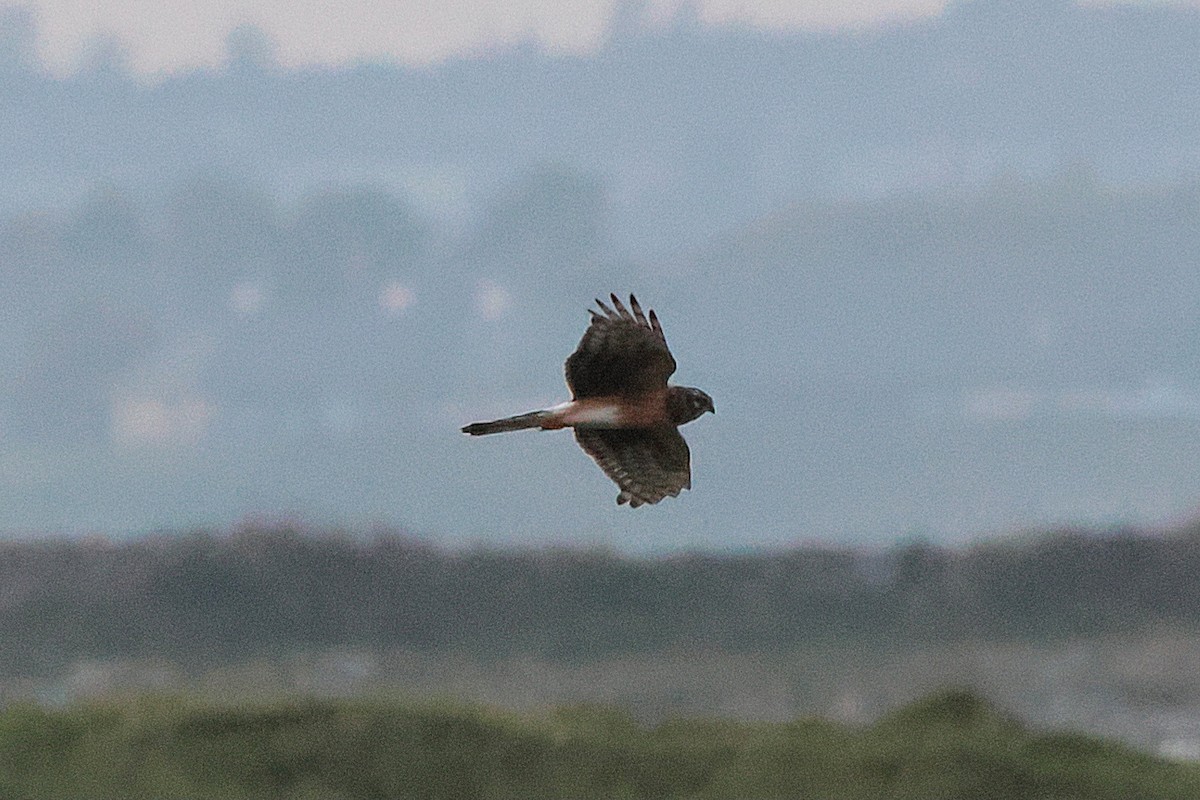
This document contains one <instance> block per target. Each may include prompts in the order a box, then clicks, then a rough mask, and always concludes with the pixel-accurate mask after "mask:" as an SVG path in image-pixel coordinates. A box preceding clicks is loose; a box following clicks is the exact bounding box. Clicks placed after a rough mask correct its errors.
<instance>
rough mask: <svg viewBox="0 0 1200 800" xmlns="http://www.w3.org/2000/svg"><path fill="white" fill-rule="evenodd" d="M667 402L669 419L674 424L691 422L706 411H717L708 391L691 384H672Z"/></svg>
mask: <svg viewBox="0 0 1200 800" xmlns="http://www.w3.org/2000/svg"><path fill="white" fill-rule="evenodd" d="M667 402H668V407H669V410H670V414H671V421H672V422H674V423H675V424H676V425H682V424H683V423H685V422H691V421H692V420H694V419H696V418H697V417H699V416H700V415H701V414H703V413H704V412H706V411H708V412H711V413H713V414H715V413H717V410H716V408H714V407H713V399H712V398H711V397H709V396H708V393H707V392H702V391H700V390H699V389H695V388H693V387H691V386H672V387H671V391H670V394H669V395H668V398H667Z"/></svg>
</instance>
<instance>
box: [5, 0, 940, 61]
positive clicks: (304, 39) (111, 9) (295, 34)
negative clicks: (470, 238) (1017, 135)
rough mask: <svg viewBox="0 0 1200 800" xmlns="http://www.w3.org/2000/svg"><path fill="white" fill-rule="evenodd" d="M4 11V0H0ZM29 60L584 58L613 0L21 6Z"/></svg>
mask: <svg viewBox="0 0 1200 800" xmlns="http://www.w3.org/2000/svg"><path fill="white" fill-rule="evenodd" d="M684 2H685V0H648V2H647V3H646V15H647V17H648V19H647V23H649V24H651V25H653V24H663V23H664V22H666V21H667V20H669V19H671V17H672V16H673V15H674V14H676V13H677V12H678V10H679V8H680V6H681V5H683V3H684ZM946 3H947V0H696V2H694V3H692V7H693V8H695V9H696V11H697V13H698V14H699V16H700V18H701V19H702V20H704V21H705V22H706V23H712V24H720V23H726V22H740V23H743V24H751V25H757V26H761V27H771V28H787V27H792V28H795V27H810V28H829V27H842V26H861V25H870V24H873V23H875V22H878V21H881V20H889V19H897V18H899V19H904V18H911V17H917V16H923V15H927V14H934V13H937V12H939V11H940V10H941V9H942V8H943V7H944V6H945V5H946ZM0 4H4V0H0ZM24 5H26V6H28V7H32V8H33V9H34V10H35V12H36V14H37V17H38V29H39V40H38V52H39V54H40V56H41V58H42V60H43V61H44V62H45V63H46V64H47V65H48V66H49V67H50V68H51V69H53V70H54V71H55V72H58V73H67V72H71V71H72V70H74V69H76V68H77V67H78V65H79V64H80V63H81V61H82V60H83V59H85V58H86V53H87V52H88V49H89V47H94V43H95V41H96V40H97V38H98V37H109V38H115V39H117V40H119V41H120V42H122V43H123V45H124V46H125V47H126V49H127V50H128V51H129V55H130V66H132V67H133V69H134V70H136V71H137V72H140V73H143V74H148V75H154V74H157V73H164V72H171V71H177V70H180V69H188V68H192V67H196V66H200V65H212V64H217V63H220V61H221V60H222V58H223V57H224V51H225V37H226V36H227V35H228V33H229V31H230V30H232V29H233V28H235V27H237V26H239V25H245V24H251V25H255V26H258V27H260V28H262V29H263V30H265V31H267V32H268V33H269V34H270V35H271V37H272V38H273V39H274V40H275V42H276V43H277V45H278V57H279V59H280V61H281V62H282V63H283V64H285V65H289V66H293V65H299V64H313V63H319V64H341V63H346V62H348V61H354V60H356V59H389V60H399V61H403V62H407V63H427V62H430V61H436V60H438V59H442V58H446V57H447V56H452V55H455V54H459V53H463V52H470V51H474V50H479V49H486V48H487V47H489V46H494V45H496V44H504V43H507V42H512V41H514V40H520V39H525V38H535V39H536V40H538V41H540V42H542V43H543V44H544V45H545V46H547V47H550V48H562V49H564V50H568V51H579V50H587V49H589V48H591V47H595V46H596V45H597V44H598V43H600V42H601V41H602V40H603V37H604V33H605V31H606V30H607V28H608V26H609V24H610V22H611V20H612V17H613V15H614V13H615V12H616V10H617V7H618V5H619V3H618V0H507V2H496V1H495V0H390V1H389V0H340V2H329V0H254V2H239V0H32V2H26V3H24Z"/></svg>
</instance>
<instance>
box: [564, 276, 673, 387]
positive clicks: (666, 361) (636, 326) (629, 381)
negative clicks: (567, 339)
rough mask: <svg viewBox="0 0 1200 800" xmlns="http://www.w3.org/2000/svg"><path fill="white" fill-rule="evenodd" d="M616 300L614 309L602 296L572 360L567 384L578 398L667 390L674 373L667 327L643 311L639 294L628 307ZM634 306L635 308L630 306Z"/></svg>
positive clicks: (568, 369)
mask: <svg viewBox="0 0 1200 800" xmlns="http://www.w3.org/2000/svg"><path fill="white" fill-rule="evenodd" d="M610 297H611V298H612V304H613V305H612V308H609V307H608V306H607V305H605V304H604V302H603V301H601V300H597V301H596V304H597V305H599V306H600V310H599V311H596V310H595V309H589V311H590V313H591V315H592V322H591V324H590V325H589V326H588V329H587V331H585V332H584V334H583V338H582V339H580V340H579V346H578V347H576V348H575V352H574V353H572V354H571V355H570V357H569V358H567V364H566V373H567V386H568V387H570V389H571V394H572V395H573V396H574V397H577V398H578V397H599V396H602V395H614V394H625V395H629V394H639V393H642V392H649V391H654V390H656V389H662V388H664V387H665V386H666V385H667V378H669V377H670V376H671V373H673V372H674V371H675V358H674V357H673V356H672V355H671V351H670V349H669V348H668V347H667V339H666V337H665V336H664V335H663V330H662V325H660V324H659V322H658V317H657V316H655V314H654V311H653V310H651V311H650V315H649V317H647V316H646V315H645V314H643V313H642V309H641V307H640V306H639V305H638V301H637V298H635V297H634V296H633V295H630V296H629V306H630V308H629V309H627V308H626V307H625V305H624V304H623V303H622V302H621V301H620V300H619V299H618V298H617V296H616V295H615V294H614V295H610ZM630 309H632V310H630Z"/></svg>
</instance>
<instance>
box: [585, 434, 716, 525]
mask: <svg viewBox="0 0 1200 800" xmlns="http://www.w3.org/2000/svg"><path fill="white" fill-rule="evenodd" d="M575 441H577V442H579V446H580V447H582V448H583V450H584V452H585V453H587V454H588V455H589V456H591V457H592V458H593V459H594V460H595V462H596V463H597V464H599V465H600V469H602V470H604V472H605V474H606V475H608V477H610V478H612V479H613V481H614V482H615V483H616V484H617V486H618V487H620V489H621V492H620V494H618V495H617V503H618V504H621V503H629V505H630V507H631V508H637V507H638V506H640V505H642V504H643V503H657V502H658V501H659V500H662V499H663V498H664V497H675V496H677V495H678V494H679V493H680V492H681V491H683V490H684V489H690V488H692V468H691V453H690V452H689V451H688V446H687V442H685V441H684V439H683V436H681V435H680V433H679V431H678V430H677V429H676V428H674V427H672V426H669V425H664V426H660V427H657V428H576V429H575Z"/></svg>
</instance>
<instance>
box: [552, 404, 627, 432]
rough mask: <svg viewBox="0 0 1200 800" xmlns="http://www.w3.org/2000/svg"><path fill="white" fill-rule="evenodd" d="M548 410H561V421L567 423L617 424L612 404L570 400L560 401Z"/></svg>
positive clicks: (608, 425)
mask: <svg viewBox="0 0 1200 800" xmlns="http://www.w3.org/2000/svg"><path fill="white" fill-rule="evenodd" d="M550 411H554V412H561V413H562V415H563V421H564V422H565V423H566V424H568V425H598V426H602V427H611V426H614V425H616V424H617V406H616V405H614V404H611V403H610V404H605V405H597V404H594V403H580V402H578V401H574V400H572V401H570V402H566V403H560V404H558V405H556V406H554V407H553V408H551V409H550Z"/></svg>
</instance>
